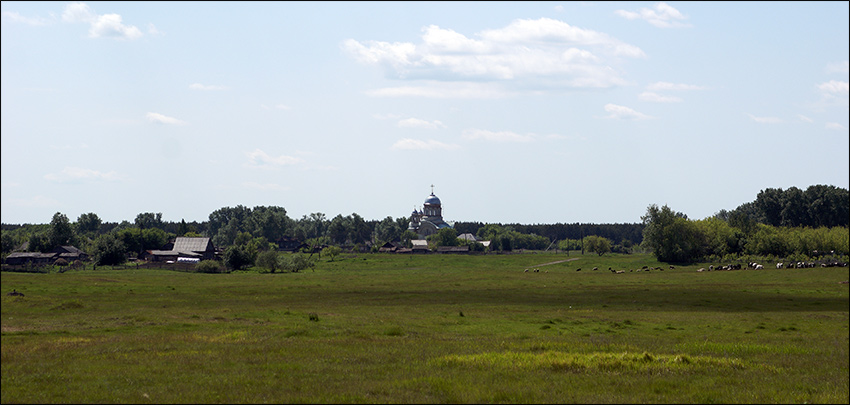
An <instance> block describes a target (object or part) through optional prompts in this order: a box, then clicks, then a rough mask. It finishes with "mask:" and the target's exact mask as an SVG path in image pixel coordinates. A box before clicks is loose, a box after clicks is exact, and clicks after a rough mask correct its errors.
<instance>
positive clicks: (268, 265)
mask: <svg viewBox="0 0 850 405" xmlns="http://www.w3.org/2000/svg"><path fill="white" fill-rule="evenodd" d="M254 266H256V267H260V268H262V269H266V270H268V271H270V272H272V273H274V272H275V271H277V270H278V269H280V268H281V266H280V254H278V252H276V251H274V250H267V251H265V252H260V253H258V254H257V260H255V261H254Z"/></svg>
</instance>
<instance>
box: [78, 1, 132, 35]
mask: <svg viewBox="0 0 850 405" xmlns="http://www.w3.org/2000/svg"><path fill="white" fill-rule="evenodd" d="M62 20H63V21H65V22H69V23H86V24H89V37H90V38H101V37H111V38H116V39H136V38H140V37H141V36H142V31H141V30H139V29H138V28H137V27H136V26H134V25H125V24H124V23H123V22H122V18H121V16H120V15H118V14H101V15H98V14H95V13H94V12H93V11H92V10H91V8H89V6H88V4H86V3H71V4H68V5H67V6H65V10H64V11H63V12H62Z"/></svg>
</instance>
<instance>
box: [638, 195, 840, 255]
mask: <svg viewBox="0 0 850 405" xmlns="http://www.w3.org/2000/svg"><path fill="white" fill-rule="evenodd" d="M641 219H642V221H643V223H644V225H645V228H644V232H643V236H644V238H643V243H642V245H643V246H644V247H645V248H647V249H649V250H651V251H652V252H654V254H655V256H656V257H657V258H658V260H661V261H665V262H696V261H704V260H709V261H722V262H731V261H734V260H736V259H738V258H740V257H741V256H758V257H768V258H786V259H789V260H792V261H807V260H810V259H811V258H817V257H823V256H824V255H827V256H842V255H847V254H850V246H849V245H850V233H848V226H850V192H848V190H847V189H842V188H838V187H834V186H825V185H815V186H810V187H808V188H807V189H806V190H805V191H803V190H801V189H799V188H796V187H791V188H789V189H787V190H785V191H783V190H782V189H781V188H767V189H764V190H761V191H760V192H759V193H758V195H757V196H756V199H755V201H752V202H749V203H744V204H741V205H740V206H739V207H738V208H736V209H735V210H733V211H731V212H728V211H725V210H721V211H720V212H718V213H717V214H715V215H714V216H713V217H709V218H706V219H702V220H689V219H688V217H687V215H685V214H683V213H681V212H676V211H674V210H673V209H671V208H670V207H668V206H666V205H665V206H663V207H658V206H657V205H654V204H653V205H650V206H649V207H648V208H647V212H646V214H645V215H644V216H642V217H641Z"/></svg>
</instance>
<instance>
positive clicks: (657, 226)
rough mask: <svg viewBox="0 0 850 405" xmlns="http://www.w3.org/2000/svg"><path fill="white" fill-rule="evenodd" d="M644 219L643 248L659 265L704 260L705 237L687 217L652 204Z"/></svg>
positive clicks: (642, 217) (666, 207)
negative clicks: (659, 262)
mask: <svg viewBox="0 0 850 405" xmlns="http://www.w3.org/2000/svg"><path fill="white" fill-rule="evenodd" d="M641 219H642V220H643V223H644V225H645V227H644V230H643V243H642V245H643V246H644V248H647V249H650V250H652V251H653V253H654V255H655V257H656V258H657V259H658V260H659V261H662V262H690V261H694V260H697V259H699V258H701V257H702V256H703V253H702V246H703V244H704V236H703V235H702V234H701V233H700V231H699V229H698V228H697V227H696V225H695V224H693V223H692V222H690V221H688V219H687V216H686V215H684V214H682V213H680V212H673V210H671V209H670V207H668V206H666V205H665V206H664V207H662V208H658V205H656V204H652V205H650V206H649V207H648V208H647V210H646V215H644V216H641Z"/></svg>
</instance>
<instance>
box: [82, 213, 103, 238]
mask: <svg viewBox="0 0 850 405" xmlns="http://www.w3.org/2000/svg"><path fill="white" fill-rule="evenodd" d="M101 224H103V221H101V220H100V217H98V216H97V214H95V213H93V212H89V213H88V214H80V216H79V217H77V232H78V233H80V234H94V233H97V232H100V225H101Z"/></svg>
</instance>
